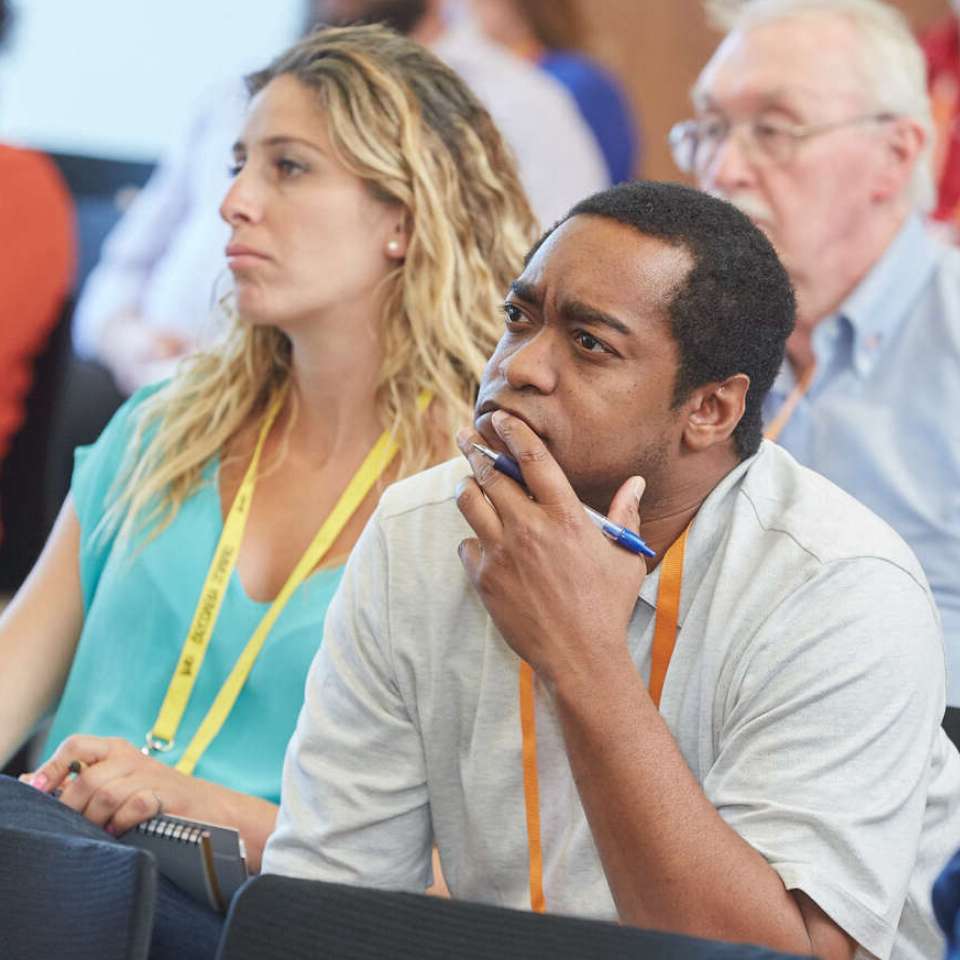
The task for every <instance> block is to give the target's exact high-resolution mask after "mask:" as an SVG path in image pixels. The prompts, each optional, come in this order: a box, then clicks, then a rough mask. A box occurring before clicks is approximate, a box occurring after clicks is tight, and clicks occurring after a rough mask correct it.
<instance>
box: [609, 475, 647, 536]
mask: <svg viewBox="0 0 960 960" xmlns="http://www.w3.org/2000/svg"><path fill="white" fill-rule="evenodd" d="M646 486H647V484H646V481H645V480H644V479H643V477H630V479H629V480H626V481H625V482H624V483H623V485H622V486H621V487H620V489H619V490H618V491H617V492H616V493H615V494H614V495H613V500H612V501H611V503H610V510H609V512H608V513H607V516H608V517H609V518H610V519H611V520H612V521H613V522H614V523H619V524H620V526H621V527H626V528H627V529H628V530H633V531H634V532H636V531H637V530H639V529H640V501H641V499H642V497H643V491H644V489H645V488H646Z"/></svg>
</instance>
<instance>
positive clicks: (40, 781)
mask: <svg viewBox="0 0 960 960" xmlns="http://www.w3.org/2000/svg"><path fill="white" fill-rule="evenodd" d="M49 782H50V781H49V780H48V779H47V775H46V774H45V773H38V774H37V775H36V776H35V777H34V778H33V779H32V780H31V781H30V786H31V787H35V788H36V789H37V790H40V791H41V792H42V791H44V790H46V789H47V784H48V783H49Z"/></svg>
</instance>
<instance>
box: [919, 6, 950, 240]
mask: <svg viewBox="0 0 960 960" xmlns="http://www.w3.org/2000/svg"><path fill="white" fill-rule="evenodd" d="M950 5H951V7H952V10H951V12H950V13H949V14H948V15H947V16H946V17H945V18H944V19H943V20H941V21H940V22H939V23H936V24H934V25H933V26H932V27H930V28H929V29H928V30H927V31H926V32H925V33H924V34H923V35H922V36H921V38H920V44H921V46H922V47H923V53H924V56H925V57H926V58H927V82H928V85H929V89H930V100H931V105H932V109H933V124H934V134H935V140H934V152H933V172H934V177H935V180H936V183H937V203H936V206H935V207H934V210H933V217H934V219H935V220H937V221H938V222H940V223H943V224H945V225H946V227H947V236H948V238H949V239H951V240H953V241H954V242H956V240H957V239H958V236H960V234H958V230H960V20H958V18H957V9H958V7H960V0H951V4H950Z"/></svg>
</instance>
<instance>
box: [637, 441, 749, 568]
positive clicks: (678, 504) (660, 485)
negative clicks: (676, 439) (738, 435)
mask: <svg viewBox="0 0 960 960" xmlns="http://www.w3.org/2000/svg"><path fill="white" fill-rule="evenodd" d="M686 460H687V458H684V459H683V460H681V461H680V462H679V463H678V464H677V465H676V468H675V469H674V470H672V471H669V475H668V476H665V477H663V478H658V480H657V482H656V483H655V484H654V485H653V486H652V487H648V490H647V493H649V495H650V496H649V498H648V496H647V493H645V494H644V497H643V500H642V501H641V504H640V518H641V519H640V536H641V537H643V539H644V540H645V541H646V543H647V545H648V546H649V547H650V549H651V550H653V551H654V552H655V553H656V556H655V557H653V558H651V559H648V560H647V561H646V564H647V572H648V573H651V572H652V571H653V570H655V569H656V568H657V566H658V565H659V563H660V561H661V560H662V559H663V556H664V554H665V553H666V552H667V550H668V549H669V548H670V546H671V545H672V544H673V542H674V541H675V540H676V539H677V538H678V537H679V536H680V534H681V533H683V531H684V530H685V529H686V528H687V526H688V525H689V524H690V521H691V520H693V518H694V517H695V516H696V515H697V512H698V511H699V509H700V507H701V506H702V505H703V502H704V500H706V499H707V497H708V496H710V494H711V492H712V491H713V489H714V487H716V485H717V484H718V483H720V481H721V480H723V478H724V477H725V476H726V475H727V474H728V473H730V471H731V470H733V469H734V468H735V467H736V466H737V465H738V464H739V462H740V461H739V460H738V459H737V457H736V454H735V453H734V451H733V448H732V444H731V445H730V448H729V449H719V450H713V451H706V452H704V453H699V454H696V455H691V456H690V457H689V462H686Z"/></svg>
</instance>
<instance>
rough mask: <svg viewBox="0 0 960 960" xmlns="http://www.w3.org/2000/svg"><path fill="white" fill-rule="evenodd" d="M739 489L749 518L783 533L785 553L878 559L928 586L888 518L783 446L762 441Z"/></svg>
mask: <svg viewBox="0 0 960 960" xmlns="http://www.w3.org/2000/svg"><path fill="white" fill-rule="evenodd" d="M739 494H740V503H739V505H738V506H739V509H740V511H741V513H743V514H745V516H746V519H747V522H748V523H755V524H756V525H758V526H759V527H760V528H761V530H762V531H763V532H764V533H767V534H771V535H774V536H776V535H779V536H780V537H781V538H782V540H783V542H784V549H785V554H784V555H786V556H789V555H790V554H791V553H793V554H796V555H797V557H800V556H803V557H805V558H806V559H807V560H808V561H809V562H810V563H812V564H814V565H815V566H823V565H830V564H836V563H840V562H844V561H851V560H858V559H863V560H868V559H869V560H880V561H884V562H886V563H889V564H892V565H894V566H896V567H899V568H900V569H901V570H902V571H903V572H904V573H905V574H906V575H907V576H909V577H911V578H912V579H914V580H916V581H917V583H918V584H920V585H921V586H922V587H923V589H924V590H928V587H927V582H926V578H925V576H924V574H923V571H922V569H921V567H920V563H919V561H918V560H917V558H916V556H915V555H914V553H913V551H912V550H911V549H910V547H908V546H907V544H906V543H905V542H904V540H903V539H902V538H901V537H900V536H899V534H897V533H896V532H895V531H894V530H893V528H892V527H891V526H890V525H889V524H887V523H886V522H885V521H884V520H882V519H880V517H878V516H877V515H876V514H875V513H873V511H871V510H869V509H868V508H867V507H865V506H864V505H863V504H862V503H860V501H859V500H856V499H855V498H854V497H852V496H850V495H849V494H848V493H846V492H845V491H843V490H841V489H840V487H838V486H837V485H836V484H834V483H832V482H831V481H830V480H828V479H827V478H826V477H824V476H822V475H821V474H819V473H817V472H815V471H814V470H810V469H809V468H807V467H804V466H802V465H801V464H799V463H798V462H797V461H796V460H795V459H794V458H793V457H792V456H791V455H790V454H789V453H788V452H787V451H786V450H784V449H783V447H780V446H779V445H777V444H775V443H770V442H769V441H764V443H763V445H762V447H761V449H760V452H759V454H758V455H757V459H756V461H755V462H754V463H753V464H752V465H751V468H750V469H749V470H748V471H747V473H746V475H745V476H744V480H743V483H742V484H741V486H740V490H739Z"/></svg>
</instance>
